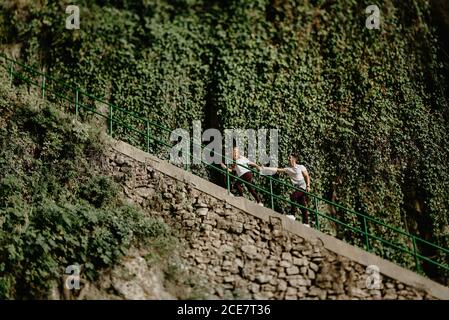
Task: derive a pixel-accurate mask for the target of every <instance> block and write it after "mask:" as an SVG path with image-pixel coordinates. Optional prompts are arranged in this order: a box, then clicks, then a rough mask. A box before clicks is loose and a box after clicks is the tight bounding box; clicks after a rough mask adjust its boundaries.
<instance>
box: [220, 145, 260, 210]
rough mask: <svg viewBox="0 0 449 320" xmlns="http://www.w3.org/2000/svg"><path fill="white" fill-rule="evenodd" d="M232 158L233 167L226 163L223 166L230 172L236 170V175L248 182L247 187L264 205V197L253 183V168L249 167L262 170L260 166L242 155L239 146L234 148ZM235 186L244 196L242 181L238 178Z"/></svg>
mask: <svg viewBox="0 0 449 320" xmlns="http://www.w3.org/2000/svg"><path fill="white" fill-rule="evenodd" d="M232 158H233V159H234V164H233V165H232V166H231V168H228V167H226V165H225V164H224V163H222V164H221V167H222V168H223V169H225V170H226V169H227V170H229V172H233V171H234V172H235V173H234V175H235V176H237V177H239V178H240V179H242V180H244V181H245V182H247V183H248V184H246V183H245V185H246V188H247V189H248V191H249V192H250V193H251V195H252V196H253V197H254V200H256V202H257V203H258V204H260V205H263V204H262V199H261V198H260V196H259V194H258V193H257V192H256V190H254V188H253V186H252V185H251V184H252V181H253V173H252V172H251V170H249V169H248V167H255V168H257V169H258V170H260V167H259V166H258V165H257V164H256V163H254V162H251V161H249V160H248V158H246V157H244V156H242V155H241V154H240V150H239V149H238V148H234V149H233V150H232ZM234 186H235V188H236V189H237V194H238V195H239V196H240V197H242V196H243V188H242V181H241V180H238V179H236V181H235V184H234Z"/></svg>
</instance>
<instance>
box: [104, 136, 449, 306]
mask: <svg viewBox="0 0 449 320" xmlns="http://www.w3.org/2000/svg"><path fill="white" fill-rule="evenodd" d="M106 162H107V163H105V172H107V173H109V174H111V175H113V176H114V178H115V179H116V181H118V182H119V183H120V184H121V185H122V186H123V192H124V194H125V196H126V197H127V198H129V199H130V201H132V202H134V203H137V204H139V205H140V206H142V207H144V208H146V209H147V211H148V212H150V213H151V215H154V216H158V217H160V218H162V219H163V220H164V221H165V222H166V223H167V224H169V225H170V226H172V228H173V229H174V230H177V232H179V237H180V239H182V245H183V246H184V248H185V250H183V253H182V258H183V260H184V264H185V267H186V268H187V270H188V271H189V272H191V273H192V274H195V275H197V276H199V278H201V279H203V281H204V284H205V287H207V289H208V292H207V293H206V294H207V296H208V297H211V298H220V299H233V298H243V299H433V298H446V299H448V297H449V294H448V292H449V290H448V288H446V287H443V286H441V285H439V284H436V283H434V282H432V281H430V280H428V279H425V278H422V277H421V276H419V275H416V276H415V274H414V273H413V272H411V271H409V270H405V269H402V268H400V267H397V266H391V263H389V262H386V261H384V260H382V259H380V258H378V257H375V256H373V255H371V254H369V253H363V254H360V253H361V252H362V250H360V249H358V248H354V247H352V246H349V245H347V244H344V243H342V242H341V241H339V240H337V239H329V238H330V237H329V236H326V235H323V234H321V233H319V232H318V231H316V230H313V229H309V230H306V227H304V226H303V225H302V224H301V223H299V222H295V221H289V220H288V219H286V218H285V217H284V216H281V215H279V214H277V213H275V212H273V211H271V210H269V209H267V208H263V207H259V206H256V205H254V204H252V203H250V202H249V201H248V200H245V199H241V198H231V197H230V196H228V195H226V190H224V189H222V188H219V187H218V186H215V185H212V184H211V183H209V182H207V181H205V180H203V179H201V178H199V177H196V176H193V175H191V174H189V173H186V172H183V171H182V170H181V169H179V168H176V167H174V166H171V165H170V164H167V163H165V162H162V161H161V160H158V159H156V158H153V157H151V156H149V155H148V154H145V153H143V152H142V151H140V150H137V149H135V148H133V147H131V146H128V145H126V144H124V143H117V144H116V146H115V147H114V150H113V152H111V155H110V157H109V158H108V159H107V161H106ZM211 194H212V195H211ZM213 195H216V196H213ZM317 235H318V236H317ZM323 239H324V240H323ZM333 247H334V248H333ZM337 249H338V250H337ZM332 250H333V251H334V252H333V251H332ZM357 250H358V251H357ZM335 251H339V252H342V253H344V252H346V251H347V252H350V253H349V254H337V253H335ZM357 253H359V254H358V255H357ZM363 255H366V257H367V259H366V261H367V263H360V262H358V261H354V260H355V259H354V258H351V256H352V257H359V256H363ZM359 260H360V259H359ZM372 262H376V263H374V264H375V265H377V266H378V267H379V269H380V275H379V280H380V281H379V283H378V285H377V287H376V281H375V280H376V275H375V274H373V273H370V272H368V270H367V266H368V265H369V264H373V263H372ZM395 268H396V269H395ZM387 269H388V270H394V272H395V273H394V274H396V273H397V274H398V275H399V274H402V275H401V276H400V277H402V278H403V279H404V280H405V282H407V283H405V282H404V281H400V280H398V279H397V278H396V279H393V278H391V277H389V276H388V273H390V275H391V274H393V273H392V272H393V271H388V272H387V274H385V272H384V270H385V271H386V270H387ZM398 271H399V272H398ZM408 279H412V280H411V281H409V280H408ZM416 279H417V280H416ZM415 280H416V281H415ZM368 287H369V288H368ZM370 288H371V289H370Z"/></svg>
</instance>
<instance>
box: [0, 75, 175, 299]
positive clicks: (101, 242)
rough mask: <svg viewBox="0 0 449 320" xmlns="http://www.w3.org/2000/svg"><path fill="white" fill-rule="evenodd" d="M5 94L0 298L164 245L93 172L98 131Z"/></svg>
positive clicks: (160, 231)
mask: <svg viewBox="0 0 449 320" xmlns="http://www.w3.org/2000/svg"><path fill="white" fill-rule="evenodd" d="M1 79H2V80H4V78H3V77H2V78H1ZM7 91H11V90H10V89H9V88H7V87H5V86H3V85H2V86H1V88H0V172H1V176H0V299H4V298H22V299H23V298H45V297H46V294H48V289H49V287H50V286H51V285H52V283H53V282H52V280H57V281H58V283H60V282H61V281H62V280H61V279H62V276H63V274H64V273H65V270H66V267H67V266H69V265H72V264H80V265H81V270H82V278H84V279H87V280H94V279H95V278H96V276H97V275H98V273H99V272H100V271H101V270H104V269H105V268H107V267H110V266H113V264H114V263H115V262H117V260H118V259H119V258H120V257H122V256H123V255H124V254H126V253H127V251H128V249H129V248H130V247H131V246H132V245H135V246H137V245H138V244H139V245H144V244H147V243H148V242H149V241H154V240H155V239H158V238H162V239H164V238H165V239H166V238H168V235H169V232H168V229H167V227H166V226H165V225H164V224H162V223H160V222H156V221H155V220H152V219H150V218H148V217H147V216H145V215H144V214H143V213H142V212H141V211H139V210H137V209H135V208H134V207H131V206H129V205H125V204H123V203H122V201H121V200H120V199H121V198H120V197H119V196H118V188H117V186H116V185H115V183H114V182H113V181H112V180H110V179H109V178H108V177H105V176H103V175H101V174H100V173H99V172H98V169H97V168H98V165H99V163H98V161H99V157H100V156H101V154H102V152H103V149H104V145H103V143H102V142H101V141H100V140H99V138H98V136H99V134H98V132H97V131H92V129H89V127H88V126H85V127H83V126H81V127H80V124H79V123H78V122H73V121H72V118H69V117H67V116H64V115H62V114H61V112H60V111H57V109H55V108H54V107H52V106H50V105H42V102H39V101H38V100H35V99H31V98H26V96H24V97H20V95H19V96H15V95H14V94H12V93H7ZM148 248H151V246H148ZM150 251H151V250H150ZM154 255H157V252H156V251H155V252H154Z"/></svg>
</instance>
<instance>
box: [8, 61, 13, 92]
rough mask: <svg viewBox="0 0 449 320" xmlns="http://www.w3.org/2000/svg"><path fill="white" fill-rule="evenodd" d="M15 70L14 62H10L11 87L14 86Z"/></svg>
mask: <svg viewBox="0 0 449 320" xmlns="http://www.w3.org/2000/svg"><path fill="white" fill-rule="evenodd" d="M13 70H14V67H13V64H12V62H10V63H9V84H10V86H11V87H12V83H13V80H14V71H13Z"/></svg>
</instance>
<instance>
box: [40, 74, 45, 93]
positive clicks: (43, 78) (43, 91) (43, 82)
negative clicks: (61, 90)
mask: <svg viewBox="0 0 449 320" xmlns="http://www.w3.org/2000/svg"><path fill="white" fill-rule="evenodd" d="M45 83H46V77H45V74H43V75H42V84H41V88H42V99H45Z"/></svg>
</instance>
